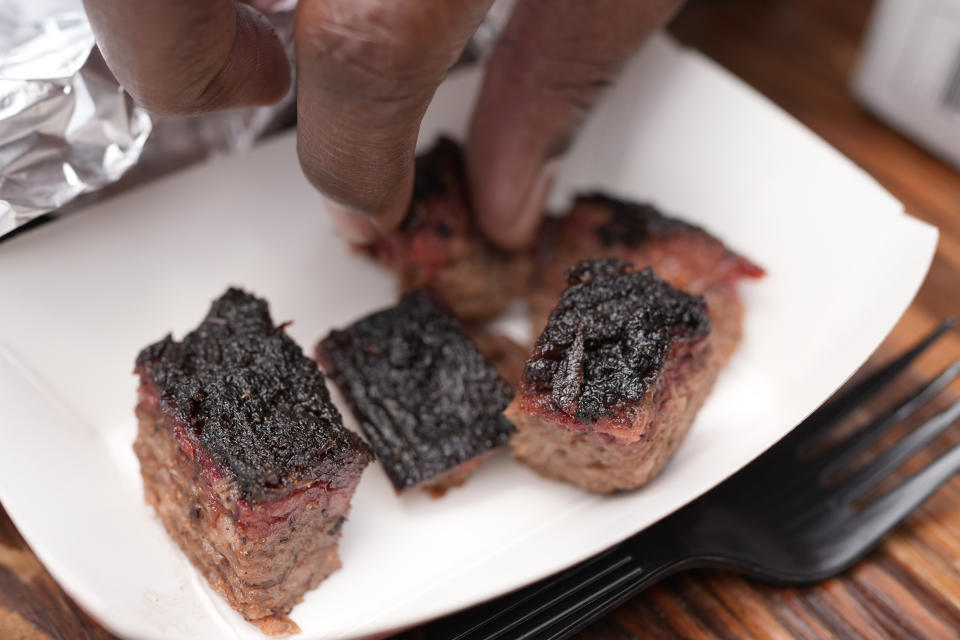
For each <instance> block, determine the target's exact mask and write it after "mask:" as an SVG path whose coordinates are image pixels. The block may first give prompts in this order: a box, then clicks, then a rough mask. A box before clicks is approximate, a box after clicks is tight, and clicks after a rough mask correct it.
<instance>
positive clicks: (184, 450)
mask: <svg viewBox="0 0 960 640" xmlns="http://www.w3.org/2000/svg"><path fill="white" fill-rule="evenodd" d="M136 373H137V374H139V376H140V389H139V402H138V404H137V416H138V418H139V420H140V427H139V431H138V435H137V440H136V442H135V444H134V450H135V452H136V454H137V457H138V458H139V460H140V468H141V475H142V476H143V480H144V495H145V497H146V501H147V502H148V503H149V504H151V505H152V506H153V507H154V508H155V510H156V511H157V514H158V515H159V516H160V519H161V521H162V522H163V524H164V526H165V527H166V529H167V532H168V533H169V534H170V536H171V537H172V538H173V539H174V540H175V541H176V542H177V543H178V544H179V545H180V547H181V548H182V549H183V551H184V552H185V553H186V554H187V556H188V557H189V558H190V560H191V561H192V562H193V563H194V565H196V567H197V568H198V569H199V570H200V571H201V573H203V575H204V576H205V577H206V579H207V580H208V581H209V582H210V584H211V585H212V586H213V588H214V589H215V590H217V591H218V592H219V593H220V594H221V595H223V597H224V598H225V599H226V600H227V601H228V602H229V603H230V605H231V606H233V607H234V608H235V609H237V610H238V611H239V612H240V613H241V614H243V615H244V616H245V617H246V618H247V619H249V620H251V621H253V622H255V623H256V624H258V625H260V627H261V628H262V629H263V630H265V631H266V632H269V633H287V632H290V631H294V630H296V625H295V624H294V623H293V622H291V621H290V620H289V619H287V618H286V614H287V613H288V612H289V611H290V610H291V608H292V607H293V606H294V605H295V604H296V603H297V602H299V601H300V600H301V599H302V597H303V594H304V593H305V592H306V591H307V590H308V589H311V588H313V587H315V586H316V585H317V584H319V582H320V581H321V580H322V579H323V578H325V577H326V576H327V575H328V574H329V573H330V572H331V571H333V570H335V569H336V568H338V567H339V566H340V563H339V559H338V556H337V542H338V540H339V535H340V533H339V532H340V527H341V526H342V523H343V520H344V519H345V518H346V516H347V513H348V511H349V506H350V498H351V496H352V494H353V491H354V489H355V488H356V485H357V483H358V482H359V480H360V474H361V472H362V471H363V469H364V467H365V466H366V465H367V464H369V463H370V462H371V460H372V453H371V452H370V449H369V447H368V446H367V445H366V444H365V443H364V442H363V441H362V440H361V439H360V437H359V436H358V435H356V434H354V433H352V432H350V431H349V430H347V429H345V428H344V427H343V426H342V421H341V416H340V414H339V412H338V411H337V409H336V408H335V407H334V406H333V405H332V404H331V402H330V397H329V394H328V392H327V389H326V386H325V383H324V377H323V374H322V372H320V370H319V369H318V368H317V367H316V364H315V363H314V362H312V361H311V360H310V359H309V358H307V357H306V356H304V355H303V353H302V351H301V350H300V348H299V347H298V346H297V345H296V343H294V342H293V341H292V340H291V339H290V338H289V337H288V336H287V335H286V334H285V333H284V331H283V327H276V326H274V324H273V321H272V319H271V318H270V314H269V311H268V308H267V304H266V302H265V301H263V300H261V299H258V298H255V297H253V296H251V295H249V294H246V293H244V292H243V291H240V290H238V289H230V290H228V291H227V292H226V293H225V294H224V295H223V296H222V297H220V298H219V299H218V300H216V301H215V302H214V303H213V305H212V307H211V309H210V312H209V314H208V315H207V317H206V319H205V320H204V321H203V323H202V324H201V325H200V326H199V327H198V328H197V329H195V330H194V331H192V332H191V333H189V334H187V335H186V336H185V337H184V339H183V340H182V341H181V342H176V341H174V340H173V339H172V338H170V337H169V336H168V337H166V338H164V339H163V340H161V341H160V342H157V343H155V344H153V345H151V346H149V347H147V348H146V349H144V350H143V351H142V352H141V353H140V355H139V356H138V358H137V365H136Z"/></svg>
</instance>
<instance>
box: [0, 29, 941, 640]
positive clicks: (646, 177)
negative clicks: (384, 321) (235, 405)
mask: <svg viewBox="0 0 960 640" xmlns="http://www.w3.org/2000/svg"><path fill="white" fill-rule="evenodd" d="M481 77H482V74H481V70H480V69H479V68H474V69H468V70H464V71H463V72H460V73H452V74H451V75H450V77H449V78H448V79H447V80H446V81H445V82H444V84H443V86H441V87H440V90H439V91H438V92H437V95H436V99H435V100H434V103H433V104H432V105H431V107H430V109H429V110H428V112H427V115H426V117H425V118H424V121H423V131H422V134H423V135H422V137H421V143H422V144H423V145H428V144H430V143H431V142H432V141H433V140H434V139H435V138H436V136H437V135H438V134H439V133H440V132H449V133H452V134H453V135H455V136H457V137H462V136H463V134H464V132H465V131H466V128H467V122H468V118H469V114H470V106H471V105H472V104H473V97H474V96H475V95H476V91H477V90H478V88H479V85H480V80H481ZM295 145H296V140H295V138H294V136H293V135H286V136H280V137H277V138H276V139H274V140H272V141H269V142H267V143H264V144H263V145H260V146H258V147H256V148H255V149H253V150H252V151H251V152H249V153H246V154H237V155H234V156H230V157H224V158H220V159H218V160H217V161H214V162H210V163H208V164H206V165H204V166H200V167H197V168H195V169H192V170H189V171H184V172H183V173H180V174H179V175H175V176H172V177H170V178H167V179H164V180H159V181H156V182H155V183H152V184H149V185H146V186H144V187H141V188H138V189H135V190H133V191H130V192H128V193H125V194H122V195H120V196H117V197H116V198H113V199H110V200H108V201H105V202H102V203H100V204H98V205H96V206H94V207H90V208H88V209H86V210H85V213H84V215H78V216H71V217H69V218H65V219H63V220H59V221H58V222H57V223H55V224H50V225H47V226H44V227H42V228H39V229H35V230H33V231H30V232H29V233H27V234H24V235H22V236H20V237H16V238H13V239H11V240H10V241H8V242H4V243H3V244H2V245H0V501H2V502H3V506H4V507H5V508H6V510H7V513H8V514H9V515H10V518H11V519H12V520H13V521H14V523H15V524H16V525H17V527H18V528H19V529H20V531H21V533H23V536H24V538H26V540H27V542H28V543H29V544H30V547H31V548H32V549H33V550H34V551H35V552H36V554H37V556H39V558H40V559H41V560H42V561H43V562H44V564H45V565H46V567H47V568H48V569H49V570H50V572H51V573H52V574H53V576H54V577H55V578H56V579H57V580H58V581H59V582H60V584H61V585H62V586H63V587H64V588H65V589H66V590H67V591H68V592H69V593H70V594H71V595H72V596H73V597H74V598H75V599H76V600H77V601H78V602H79V603H80V604H81V605H82V606H83V607H84V608H85V609H86V610H87V611H89V612H90V613H91V614H93V615H94V616H96V617H97V618H98V619H99V620H100V621H101V622H103V623H104V624H105V625H106V626H107V627H108V628H109V629H110V630H111V631H113V632H115V633H117V634H118V635H121V636H125V637H131V638H141V639H145V640H167V639H169V638H176V639H177V640H217V639H219V638H227V639H230V640H251V639H253V640H257V639H262V638H263V635H262V634H261V633H260V632H259V631H258V630H257V629H255V628H254V627H253V626H251V625H250V624H248V623H246V622H244V621H243V620H242V619H241V618H240V616H239V615H238V614H237V613H236V612H234V611H233V610H231V609H230V608H229V607H228V606H227V605H226V603H225V602H224V601H223V599H222V598H220V597H219V596H216V595H215V594H213V593H212V592H211V591H210V589H209V588H208V587H207V586H206V584H205V583H204V582H203V580H202V578H199V577H198V574H197V572H196V571H195V570H194V569H193V567H192V566H190V564H189V562H188V561H187V560H186V558H185V557H184V555H183V554H182V553H181V552H180V551H179V549H177V548H176V546H174V544H173V543H172V542H171V540H170V539H169V537H168V536H167V535H166V533H165V532H164V530H163V527H162V526H161V525H160V523H159V522H158V521H157V519H156V518H155V516H154V515H153V513H152V511H151V510H150V509H149V508H148V507H147V506H146V505H145V504H144V503H143V495H142V485H141V481H140V475H139V472H138V466H137V461H136V458H135V457H134V455H133V451H132V450H131V446H130V445H131V443H132V442H133V437H134V434H135V433H136V418H135V417H134V415H133V406H134V404H135V399H136V388H137V384H136V380H135V378H134V376H133V375H132V373H131V369H132V368H133V359H134V358H135V356H136V354H137V352H138V351H139V349H140V348H141V347H143V346H144V345H146V344H148V343H149V342H152V341H153V340H156V339H158V338H160V337H161V336H163V335H164V334H165V333H166V332H167V331H171V330H172V331H173V332H174V334H175V335H177V336H182V335H183V334H184V332H185V331H187V330H189V329H190V328H191V327H193V326H195V325H196V324H197V322H198V321H199V320H200V319H201V318H202V317H203V314H204V313H205V311H206V309H207V306H208V305H209V303H210V300H211V299H212V298H214V297H215V296H217V295H219V294H220V293H221V292H222V291H223V289H224V288H225V287H226V286H227V285H228V284H237V285H241V286H244V287H247V288H249V289H251V290H253V291H254V292H256V293H258V294H259V295H262V296H264V297H266V298H267V299H268V300H269V301H270V305H271V309H272V311H273V316H274V318H275V319H276V320H277V321H279V322H282V321H284V320H289V319H293V320H295V323H294V324H293V325H292V326H290V327H289V332H290V335H291V336H292V337H293V338H294V339H296V340H297V341H298V342H299V344H301V345H302V346H304V347H305V348H307V349H310V348H312V346H313V345H314V344H315V343H316V341H317V339H318V338H320V337H321V336H323V335H325V334H326V333H327V331H329V330H330V329H331V328H332V327H342V326H344V325H346V324H349V323H350V322H352V321H354V320H356V319H357V318H358V317H359V316H360V315H362V314H365V313H367V312H370V311H372V310H374V309H376V308H379V307H383V306H386V305H388V304H391V303H392V302H393V301H394V300H395V294H394V289H393V279H392V278H391V277H390V275H389V274H387V273H386V272H384V271H383V270H382V269H379V268H378V267H377V266H375V265H373V264H372V263H371V262H370V261H369V260H366V259H364V258H362V257H360V256H358V255H357V254H356V253H355V252H351V251H350V250H349V249H348V248H347V246H346V245H345V243H344V242H342V241H341V240H340V239H339V238H337V237H336V236H335V235H334V233H333V230H332V228H331V223H330V220H329V219H328V217H327V216H326V215H325V212H324V211H323V210H322V208H323V204H322V202H323V200H322V199H321V198H320V196H319V195H318V194H317V192H316V191H315V190H314V189H313V188H312V187H311V186H310V184H309V183H308V182H307V180H306V179H305V178H304V177H303V174H302V173H301V172H300V169H299V167H298V164H297V154H296V148H295ZM557 180H558V184H557V191H558V193H559V194H561V195H563V194H570V193H572V192H574V191H577V190H586V189H593V188H601V189H604V190H607V191H610V192H612V193H614V194H619V195H622V196H625V197H629V198H635V199H650V200H652V201H654V202H656V203H658V204H660V205H661V206H662V207H663V208H664V209H665V210H666V211H669V212H673V213H677V214H682V215H683V216H684V217H685V218H687V219H689V220H691V221H692V222H696V223H699V224H702V225H704V226H706V227H707V228H708V229H709V230H711V231H713V232H714V233H716V234H717V235H718V236H720V237H721V238H723V239H724V240H725V241H727V242H728V243H729V244H730V245H731V246H733V247H735V248H736V249H737V250H740V251H742V252H744V253H745V254H746V255H748V256H750V257H751V258H753V259H755V260H757V262H758V263H759V264H761V265H763V266H764V267H765V268H766V269H767V270H768V275H767V277H766V278H764V279H763V280H760V281H758V282H753V283H746V284H745V286H744V287H743V289H744V298H745V303H746V318H745V322H746V326H745V329H744V336H743V338H744V339H743V343H742V344H741V345H740V348H739V349H738V350H737V353H736V354H735V355H734V358H733V359H732V360H731V362H730V364H729V366H728V367H727V368H726V369H725V370H724V372H723V374H722V375H721V377H720V380H718V382H717V386H716V388H715V389H714V391H713V394H712V395H711V396H710V398H709V400H708V401H707V404H706V405H704V407H703V410H702V411H701V412H700V414H699V415H698V416H697V420H696V423H695V424H694V426H693V429H692V430H691V433H690V435H689V436H688V438H687V440H686V441H685V442H684V443H683V446H682V447H681V448H680V451H679V452H678V453H677V456H676V457H675V458H674V459H673V460H672V462H671V463H670V465H669V466H668V467H667V469H666V470H665V471H664V473H663V475H661V476H660V477H659V478H657V479H656V480H655V481H654V482H653V483H651V484H650V485H649V486H647V487H644V488H643V489H642V490H640V491H633V492H625V493H622V494H618V495H614V496H595V495H591V494H587V493H585V492H583V491H580V490H578V489H576V488H574V487H572V486H570V485H567V484H564V483H560V482H551V481H549V480H545V479H543V478H541V477H539V476H537V475H536V474H534V473H533V472H531V471H530V470H529V469H527V468H526V467H523V466H521V465H519V464H516V463H514V462H512V461H511V459H510V457H509V456H508V455H506V454H505V455H501V456H499V457H498V458H497V459H495V460H492V461H491V462H490V463H489V464H486V465H484V467H483V468H482V469H480V470H479V471H478V472H477V473H476V474H475V475H474V476H472V477H471V478H470V481H469V482H467V484H466V485H465V486H464V487H462V488H458V489H455V490H453V491H451V492H450V493H449V494H447V496H446V497H444V498H443V499H442V500H432V499H430V498H428V497H427V496H426V495H424V494H422V493H421V492H418V493H417V495H411V496H404V497H402V498H398V497H397V496H396V495H394V492H393V489H392V487H391V486H390V484H389V482H388V481H387V479H386V476H385V475H384V474H383V471H382V469H381V468H379V465H376V464H375V465H373V466H372V467H371V468H370V469H368V470H367V471H366V472H365V473H364V475H363V478H362V480H361V481H360V486H359V488H358V490H357V493H356V495H355V496H354V500H353V510H352V512H351V514H350V518H349V520H348V521H347V523H346V525H345V526H344V529H343V532H344V533H343V540H342V542H341V548H340V552H341V558H342V560H343V569H341V570H340V571H337V572H336V573H335V574H333V575H332V576H331V577H330V578H329V579H328V580H326V581H324V583H323V584H321V585H320V587H319V588H318V589H315V590H313V591H311V592H309V593H308V594H307V595H306V598H305V599H304V601H303V603H302V604H300V605H298V606H297V607H296V608H295V609H294V610H293V612H292V614H291V617H292V618H293V619H294V620H295V621H296V622H297V623H298V624H299V625H300V627H301V628H302V629H303V634H302V635H300V636H297V640H343V639H345V638H359V637H369V636H373V635H378V634H383V633H385V632H388V631H391V630H395V629H399V628H402V627H405V626H408V625H411V624H415V623H417V622H420V621H422V620H426V619H428V618H431V617H433V616H437V615H441V614H443V613H447V612H449V611H453V610H455V609H457V608H460V607H464V606H467V605H470V604H473V603H476V602H480V601H482V600H484V599H487V598H490V597H492V596H496V595H498V594H500V593H503V592H505V591H507V590H509V589H512V588H515V587H519V586H521V585H523V584H525V583H528V582H530V581H532V580H535V579H537V578H540V577H542V576H545V575H547V574H549V573H552V572H554V571H557V570H559V569H562V568H564V567H566V566H569V565H570V564H572V563H574V562H576V561H578V560H581V559H583V558H585V557H587V556H589V555H591V554H594V553H596V552H598V551H600V550H602V549H604V548H606V547H609V546H610V545H612V544H614V543H615V542H618V541H619V540H622V539H623V538H625V537H627V536H629V535H630V534H632V533H634V532H636V531H637V530H639V529H642V528H644V527H646V526H649V525H650V524H652V523H654V522H656V521H657V520H659V519H660V518H662V517H663V516H665V515H667V514H669V513H670V512H672V511H674V510H675V509H677V508H679V507H680V506H682V505H683V504H685V503H687V502H689V501H690V500H692V499H693V498H695V497H697V496H698V495H700V494H701V493H703V492H704V491H707V490H708V489H710V488H711V487H713V486H714V485H716V484H717V483H718V482H720V481H722V480H723V479H724V478H726V477H727V476H729V475H730V474H731V473H733V472H734V471H736V470H737V469H739V468H741V467H742V466H743V465H745V464H747V463H748V462H749V461H750V460H752V459H753V458H754V457H756V456H757V455H759V454H760V453H762V452H763V451H764V450H765V449H766V448H767V447H769V446H770V445H772V444H773V443H774V442H776V441H777V440H779V439H780V438H781V437H782V436H783V435H784V434H785V433H787V432H788V431H789V430H790V429H791V428H792V427H793V426H794V425H795V424H797V423H798V422H799V421H800V420H802V419H803V418H804V417H806V416H807V415H808V414H809V413H810V412H811V411H812V410H813V409H814V408H816V407H817V405H819V404H820V403H821V402H823V400H824V399H826V397H827V396H828V395H830V393H831V392H832V391H833V390H834V389H835V388H836V387H837V386H838V385H840V384H841V383H842V382H843V381H844V380H845V379H846V378H847V376H849V375H850V373H852V372H853V371H854V369H856V368H857V366H859V365H860V364H861V363H862V362H863V361H864V360H865V359H866V358H867V357H868V356H869V355H870V353H871V352H872V351H873V350H874V348H876V346H877V345H878V344H879V343H880V341H881V340H882V339H883V337H884V336H885V335H886V334H887V332H888V331H890V329H891V328H892V327H893V325H894V324H895V323H896V321H897V319H898V318H899V317H900V315H901V314H902V313H903V311H904V309H906V307H907V305H908V304H909V303H910V300H911V299H912V298H913V295H914V293H916V291H917V289H918V288H919V286H920V283H921V282H922V281H923V278H924V275H925V274H926V272H927V268H928V266H929V264H930V260H931V258H932V256H933V251H934V248H935V246H936V241H937V233H936V230H935V229H933V228H932V227H929V226H928V225H926V224H924V223H922V222H919V221H917V220H914V219H913V218H911V217H909V216H907V215H906V214H905V213H904V211H903V206H902V205H901V204H900V203H899V202H897V201H896V200H895V199H894V198H893V197H891V196H890V194H889V193H887V192H886V191H884V190H883V189H882V188H881V187H880V186H879V185H878V184H877V183H876V182H875V181H874V180H873V179H872V178H870V176H868V175H867V174H865V173H864V172H863V171H862V170H860V169H859V168H857V167H856V166H855V165H854V164H853V163H851V162H850V161H849V160H847V159H846V158H844V157H843V156H841V155H840V154H839V153H837V152H836V151H835V150H834V149H832V148H830V146H829V145H827V144H826V143H824V142H823V140H820V139H819V138H817V137H816V136H814V135H812V134H811V133H810V132H809V131H807V130H806V129H804V128H803V127H802V126H801V125H799V124H798V123H797V122H796V121H795V120H793V119H792V118H790V117H789V116H787V115H785V114H784V113H783V112H782V111H780V110H779V109H777V108H776V107H774V106H772V105H771V104H770V103H769V102H768V101H766V100H764V99H763V97H762V96H760V95H758V94H757V93H755V92H754V91H752V90H751V89H750V88H749V87H747V86H746V85H744V84H743V83H742V82H740V81H739V80H737V79H736V78H734V77H733V76H731V75H730V74H729V73H727V72H725V71H723V70H722V69H720V68H719V67H717V66H716V65H715V64H714V63H712V62H710V61H709V60H706V59H705V58H703V57H702V56H700V55H699V54H697V53H695V52H691V51H688V50H684V49H681V48H678V47H677V46H676V45H674V44H673V43H671V42H670V41H669V40H667V39H665V38H662V37H658V38H654V39H653V40H651V42H650V43H649V44H648V45H647V46H646V47H645V48H644V50H643V51H642V52H641V53H640V55H639V56H638V57H637V58H635V59H634V60H633V61H632V62H631V63H630V64H629V65H628V66H627V68H626V69H625V70H624V74H623V77H622V79H621V81H620V82H619V83H617V85H616V86H615V87H614V88H613V90H612V91H611V92H610V93H609V94H608V95H607V96H606V97H605V99H604V100H603V102H602V104H600V105H599V109H598V110H597V112H596V113H595V114H594V116H593V117H592V118H591V119H590V120H589V121H588V122H587V124H586V126H585V128H584V130H583V132H582V134H581V136H580V137H579V138H578V140H577V143H576V144H575V145H574V147H573V148H572V149H571V150H570V152H569V154H568V156H567V157H566V159H565V164H564V166H563V168H562V169H561V171H560V174H559V176H558V178H557ZM11 311H15V313H13V312H11ZM338 402H339V400H338ZM340 406H341V409H344V410H345V409H346V407H344V406H343V404H342V403H340ZM345 414H346V415H345V417H346V419H347V422H348V424H355V423H353V421H352V419H351V418H350V417H349V416H350V413H349V411H345Z"/></svg>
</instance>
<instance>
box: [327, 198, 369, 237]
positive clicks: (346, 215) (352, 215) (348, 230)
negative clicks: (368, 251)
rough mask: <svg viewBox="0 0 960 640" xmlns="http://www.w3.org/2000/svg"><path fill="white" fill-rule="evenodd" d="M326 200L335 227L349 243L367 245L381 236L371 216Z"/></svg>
mask: <svg viewBox="0 0 960 640" xmlns="http://www.w3.org/2000/svg"><path fill="white" fill-rule="evenodd" d="M324 200H325V201H326V204H327V211H329V212H330V217H331V218H333V223H334V225H336V227H337V230H338V231H339V232H340V235H341V236H343V237H344V239H345V240H347V242H351V243H353V244H367V243H368V242H372V241H374V240H376V239H377V236H378V235H380V234H379V233H378V232H377V228H376V227H375V226H374V224H373V222H372V221H371V220H370V218H369V216H366V215H364V214H362V213H360V212H359V211H355V210H353V209H351V208H349V207H345V206H343V205H342V204H339V203H337V202H334V201H333V200H329V199H327V198H324Z"/></svg>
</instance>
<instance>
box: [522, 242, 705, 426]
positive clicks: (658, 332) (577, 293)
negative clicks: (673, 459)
mask: <svg viewBox="0 0 960 640" xmlns="http://www.w3.org/2000/svg"><path fill="white" fill-rule="evenodd" d="M630 267H631V265H630V263H628V262H625V261H623V260H617V259H607V260H595V261H585V262H581V263H580V264H578V265H577V266H576V267H574V268H573V269H571V270H569V271H568V273H567V281H568V283H569V286H568V287H567V289H566V290H565V291H564V292H563V294H562V295H561V297H560V301H559V303H558V304H557V306H556V308H555V309H554V311H553V313H551V314H550V318H549V320H548V322H547V326H546V328H545V329H544V331H543V333H542V334H541V335H540V337H539V339H538V340H537V343H536V346H535V347H534V352H533V355H532V356H531V358H530V360H529V361H528V362H527V365H526V368H525V370H524V382H523V383H522V386H521V388H522V389H523V390H524V391H530V392H536V393H549V394H550V407H551V408H552V409H553V410H554V411H559V412H562V413H565V414H567V415H568V416H570V417H572V418H575V419H576V420H580V421H587V422H589V421H593V420H596V419H598V418H601V417H603V416H615V415H616V414H617V413H618V412H619V411H621V410H622V409H623V407H624V406H625V405H626V404H630V403H637V402H640V401H641V399H642V398H643V396H644V394H645V393H646V391H647V388H648V387H649V386H650V385H651V383H652V382H653V381H654V380H655V379H656V378H657V377H658V376H659V374H660V372H661V369H662V367H663V364H664V359H665V357H666V354H667V351H668V349H670V347H671V346H672V345H673V344H674V343H676V342H677V341H685V340H696V339H702V338H703V337H704V336H706V335H707V333H708V332H709V331H710V319H709V318H708V316H707V312H706V304H705V302H704V300H703V298H702V297H700V296H693V295H690V294H688V293H685V292H683V291H680V290H678V289H674V288H673V287H671V286H670V285H669V284H667V283H666V282H664V281H663V280H661V279H660V278H658V277H657V275H656V274H654V273H653V271H652V270H651V269H649V268H647V269H643V270H642V271H637V272H632V273H631V272H630Z"/></svg>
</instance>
